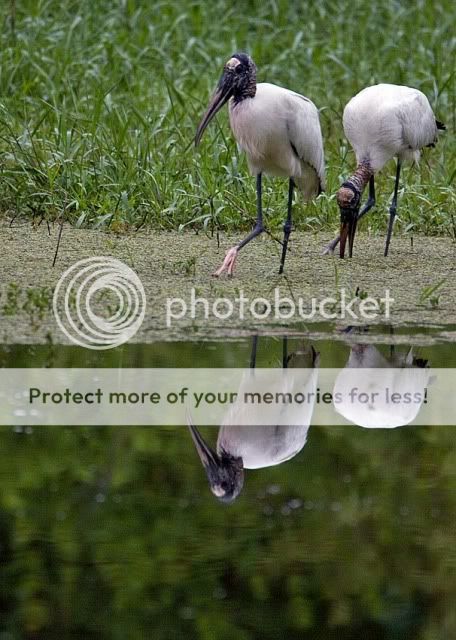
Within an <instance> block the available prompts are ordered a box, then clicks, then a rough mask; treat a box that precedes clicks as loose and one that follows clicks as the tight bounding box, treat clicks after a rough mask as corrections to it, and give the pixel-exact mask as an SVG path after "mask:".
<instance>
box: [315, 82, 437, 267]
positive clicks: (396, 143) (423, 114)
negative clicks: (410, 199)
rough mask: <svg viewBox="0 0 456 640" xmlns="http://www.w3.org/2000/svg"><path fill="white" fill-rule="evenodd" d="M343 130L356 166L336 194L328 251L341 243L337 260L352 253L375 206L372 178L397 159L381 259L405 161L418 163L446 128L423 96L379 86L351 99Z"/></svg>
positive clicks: (392, 217)
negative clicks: (335, 226) (336, 215)
mask: <svg viewBox="0 0 456 640" xmlns="http://www.w3.org/2000/svg"><path fill="white" fill-rule="evenodd" d="M343 126H344V132H345V135H346V137H347V140H348V141H349V142H350V144H351V146H352V147H353V149H354V151H355V155H356V161H357V167H356V171H355V172H354V174H353V175H352V176H351V177H350V178H349V179H348V180H346V181H345V182H344V183H343V184H342V186H341V187H340V189H339V191H338V192H337V203H338V205H339V208H340V222H341V224H340V235H339V236H338V237H337V238H335V240H333V241H332V242H331V243H330V244H329V245H328V247H327V248H326V250H325V252H326V253H332V252H333V251H334V249H335V247H336V246H337V243H338V242H339V240H340V257H341V258H343V257H344V255H345V245H346V241H347V238H348V242H349V255H350V257H351V256H352V254H353V241H354V238H355V232H356V225H357V222H358V221H359V220H360V218H362V217H363V216H364V215H365V214H366V213H367V212H368V211H370V209H372V207H373V206H374V204H375V185H374V175H375V174H376V173H377V172H378V171H380V170H381V169H382V168H383V166H384V165H385V164H386V163H387V162H388V161H389V160H391V159H392V158H395V157H396V158H397V168H396V181H395V185H394V193H393V199H392V202H391V206H390V209H389V224H388V232H387V237H386V245H385V254H384V255H385V256H387V255H388V249H389V245H390V241H391V234H392V231H393V225H394V219H395V216H396V213H397V194H398V189H399V177H400V172H401V165H402V162H403V161H406V160H412V161H414V162H418V160H419V157H420V150H421V149H422V148H423V147H430V146H434V144H435V143H436V141H437V135H438V130H439V129H445V126H444V125H443V124H442V123H441V122H439V121H438V120H436V119H435V116H434V113H433V111H432V108H431V105H430V104H429V101H428V99H427V98H426V96H425V95H424V94H423V93H421V91H418V89H412V88H411V87H404V86H398V85H394V84H377V85H374V86H371V87H367V88H366V89H363V90H362V91H360V93H358V94H357V95H356V96H355V97H354V98H352V99H351V100H350V101H349V102H348V104H347V105H346V107H345V109H344V114H343ZM368 183H369V197H368V199H367V202H366V204H365V205H364V207H363V209H362V210H361V211H360V210H359V209H360V202H361V195H362V193H363V190H364V188H365V187H366V185H367V184H368Z"/></svg>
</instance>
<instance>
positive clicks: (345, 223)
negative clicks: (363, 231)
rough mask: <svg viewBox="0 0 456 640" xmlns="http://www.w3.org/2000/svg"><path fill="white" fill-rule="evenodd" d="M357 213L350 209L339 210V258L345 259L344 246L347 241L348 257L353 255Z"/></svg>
mask: <svg viewBox="0 0 456 640" xmlns="http://www.w3.org/2000/svg"><path fill="white" fill-rule="evenodd" d="M357 222H358V212H357V211H356V210H352V209H341V210H340V257H341V258H344V257H345V246H346V244H347V239H348V255H349V257H350V258H351V257H352V255H353V243H354V241H355V233H356V225H357Z"/></svg>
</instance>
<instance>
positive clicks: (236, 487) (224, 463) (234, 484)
mask: <svg viewBox="0 0 456 640" xmlns="http://www.w3.org/2000/svg"><path fill="white" fill-rule="evenodd" d="M188 428H189V429H190V434H191V436H192V439H193V442H194V444H195V447H196V450H197V452H198V455H199V457H200V460H201V462H202V464H203V467H204V469H205V471H206V474H207V478H208V480H209V486H210V488H211V491H212V493H213V494H214V496H216V497H217V498H218V499H219V500H220V501H221V502H233V501H234V500H236V498H237V497H238V495H239V494H240V493H241V490H242V487H243V485H244V465H243V462H242V458H237V457H234V456H231V455H230V454H229V453H226V451H223V450H222V451H221V453H220V455H219V454H218V453H216V452H215V451H214V450H213V449H211V448H210V447H209V445H208V444H207V443H206V442H205V441H204V440H203V438H202V437H201V434H200V433H199V431H198V430H197V428H196V427H195V426H194V425H193V424H192V423H191V422H190V420H188Z"/></svg>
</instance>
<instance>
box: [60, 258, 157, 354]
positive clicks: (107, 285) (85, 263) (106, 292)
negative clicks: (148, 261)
mask: <svg viewBox="0 0 456 640" xmlns="http://www.w3.org/2000/svg"><path fill="white" fill-rule="evenodd" d="M52 305H53V310H54V315H55V319H56V320H57V323H58V325H59V327H60V329H61V330H62V332H63V333H64V334H65V335H66V336H67V337H68V338H69V339H70V340H71V342H74V343H75V344H77V345H80V346H82V347H86V348H87V349H96V350H104V349H112V348H113V347H117V346H119V345H121V344H123V343H124V342H126V341H127V340H129V339H130V338H131V337H132V336H134V334H135V333H136V332H137V331H138V329H139V327H140V326H141V324H142V322H143V320H144V315H145V312H146V295H145V292H144V287H143V285H142V283H141V280H140V279H139V278H138V276H137V275H136V273H135V272H134V271H133V270H132V269H130V267H129V266H127V265H126V264H124V263H123V262H121V261H120V260H116V259H115V258H111V257H106V256H95V257H92V258H86V259H84V260H79V261H78V262H75V264H73V265H72V266H71V267H70V268H69V269H67V270H66V271H65V272H64V273H63V274H62V276H61V278H60V280H59V281H58V283H57V286H56V288H55V291H54V297H53V300H52Z"/></svg>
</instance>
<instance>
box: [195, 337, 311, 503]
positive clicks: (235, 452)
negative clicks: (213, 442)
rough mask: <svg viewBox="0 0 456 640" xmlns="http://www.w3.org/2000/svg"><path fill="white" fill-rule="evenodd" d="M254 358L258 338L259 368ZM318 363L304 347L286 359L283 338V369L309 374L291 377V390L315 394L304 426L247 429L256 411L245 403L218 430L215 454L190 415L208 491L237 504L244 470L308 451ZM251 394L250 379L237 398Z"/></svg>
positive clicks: (305, 409) (303, 413) (302, 413)
mask: <svg viewBox="0 0 456 640" xmlns="http://www.w3.org/2000/svg"><path fill="white" fill-rule="evenodd" d="M255 356H256V339H254V344H253V355H252V358H251V367H252V368H254V367H255ZM319 361H320V358H319V354H318V353H317V352H316V351H315V350H314V348H313V347H312V346H307V347H302V348H301V349H300V350H298V351H296V352H294V353H291V354H290V355H287V353H286V338H285V339H284V361H283V364H284V366H285V367H290V368H298V369H308V375H307V372H305V374H304V375H305V379H303V376H302V373H301V372H299V375H297V376H296V379H295V380H294V377H293V376H290V377H289V379H288V383H287V384H288V385H290V383H291V385H293V383H296V385H297V388H298V389H299V391H300V392H304V393H306V394H307V393H308V394H313V395H310V397H312V398H313V401H312V402H306V403H305V404H303V405H302V406H301V407H300V408H299V416H298V417H299V421H300V422H301V421H302V424H298V425H297V424H294V425H292V426H284V425H278V426H274V425H259V426H256V425H254V426H246V425H243V420H244V419H245V418H246V414H245V412H246V411H249V412H250V415H249V418H250V419H251V418H252V413H251V412H252V411H255V408H254V407H251V408H249V409H246V407H245V404H243V405H242V406H240V405H239V404H234V405H233V407H232V408H231V409H230V410H229V411H228V412H227V414H226V416H225V417H224V419H223V422H222V424H221V426H220V428H219V432H218V437H217V447H216V451H214V450H213V449H212V448H211V447H209V445H208V444H207V443H206V442H205V441H204V439H203V438H202V436H201V434H200V433H199V431H198V430H197V428H196V427H195V426H194V425H193V424H192V422H191V419H190V417H189V416H187V420H188V427H189V429H190V433H191V436H192V439H193V442H194V444H195V447H196V450H197V452H198V455H199V457H200V460H201V462H202V464H203V467H204V469H205V470H206V474H207V477H208V480H209V486H210V488H211V491H212V493H213V494H214V495H215V496H216V497H217V498H218V499H219V500H221V501H222V502H232V501H233V500H235V499H236V498H237V497H238V495H239V494H240V492H241V490H242V487H243V484H244V469H261V468H263V467H272V466H275V465H278V464H282V462H286V461H287V460H290V459H291V458H293V457H294V456H295V455H296V454H297V453H299V451H301V449H302V448H303V447H304V445H305V443H306V440H307V432H308V430H309V426H310V421H311V418H312V412H313V408H314V404H315V397H316V393H315V391H316V388H317V378H318V365H319ZM303 382H304V384H303ZM250 390H251V387H250V386H249V381H248V378H245V379H244V380H243V381H242V383H241V385H240V388H239V392H238V397H240V398H242V397H243V394H244V392H246V391H247V392H248V391H250ZM281 390H282V391H283V389H281ZM287 391H291V388H290V386H287ZM287 415H289V414H288V413H287ZM249 421H251V420H249Z"/></svg>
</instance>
